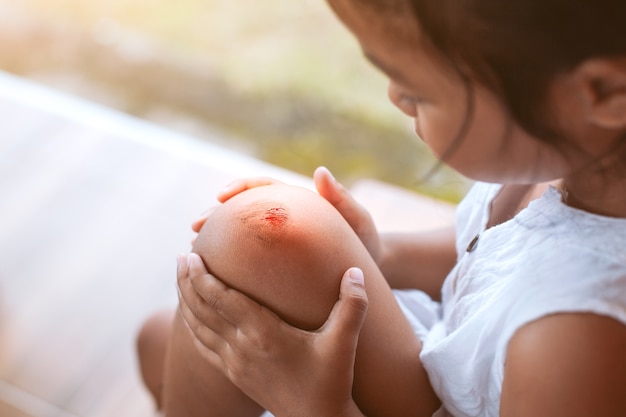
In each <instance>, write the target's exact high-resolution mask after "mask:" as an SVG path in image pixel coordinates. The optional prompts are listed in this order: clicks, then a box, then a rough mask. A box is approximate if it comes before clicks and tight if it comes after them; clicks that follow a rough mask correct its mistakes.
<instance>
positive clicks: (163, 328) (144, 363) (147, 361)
mask: <svg viewBox="0 0 626 417" xmlns="http://www.w3.org/2000/svg"><path fill="white" fill-rule="evenodd" d="M174 315H175V312H174V311H173V310H164V311H159V312H157V313H155V314H153V315H152V316H151V317H150V318H148V320H146V322H145V323H144V324H143V326H142V327H141V330H140V331H139V335H138V336H137V357H138V359H139V370H140V372H141V378H142V380H143V383H144V385H145V386H146V388H147V389H148V391H149V392H150V394H151V395H152V398H153V399H154V402H155V404H156V406H157V408H158V409H160V408H161V391H162V388H163V367H164V365H165V352H166V350H167V344H168V340H169V339H170V335H171V333H172V324H173V321H174Z"/></svg>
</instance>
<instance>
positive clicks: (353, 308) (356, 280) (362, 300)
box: [323, 268, 367, 348]
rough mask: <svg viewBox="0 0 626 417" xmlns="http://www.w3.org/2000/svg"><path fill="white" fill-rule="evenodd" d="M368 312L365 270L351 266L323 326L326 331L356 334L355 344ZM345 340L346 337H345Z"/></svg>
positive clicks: (338, 333) (342, 280)
mask: <svg viewBox="0 0 626 417" xmlns="http://www.w3.org/2000/svg"><path fill="white" fill-rule="evenodd" d="M366 314H367V293H366V292H365V283H364V278H363V271H361V270H360V269H359V268H350V269H348V270H347V271H346V273H345V274H344V275H343V278H342V279H341V289H340V291H339V300H338V301H337V303H335V306H334V307H333V310H332V311H331V313H330V316H329V317H328V320H327V321H326V324H324V326H323V330H324V331H325V332H329V333H332V334H337V335H343V337H344V338H345V337H346V336H348V335H353V336H354V346H352V348H356V342H357V340H358V335H359V332H360V331H361V327H362V326H363V321H364V320H365V316H366ZM344 340H345V339H344Z"/></svg>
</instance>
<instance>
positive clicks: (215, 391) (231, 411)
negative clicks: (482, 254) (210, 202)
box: [164, 185, 438, 416]
mask: <svg viewBox="0 0 626 417" xmlns="http://www.w3.org/2000/svg"><path fill="white" fill-rule="evenodd" d="M194 251H195V252H197V253H198V254H200V256H201V257H202V258H203V260H204V262H205V264H206V265H207V268H208V269H209V271H210V272H211V273H213V274H214V275H215V276H217V277H219V278H220V279H222V280H223V281H224V282H226V283H227V284H228V285H230V286H231V287H233V288H236V289H238V290H240V291H242V292H244V293H246V294H247V295H249V296H250V297H252V298H254V299H256V300H257V301H258V302H260V303H261V304H263V305H265V306H267V307H269V308H270V309H272V310H273V311H275V312H276V313H277V314H279V315H280V316H281V317H282V318H283V319H284V320H286V321H287V322H289V323H291V324H292V325H294V326H298V327H300V328H303V329H316V328H318V327H319V326H320V325H321V324H323V323H324V321H325V320H326V318H327V317H328V314H329V312H330V310H331V308H332V306H333V304H334V303H335V301H336V300H337V296H338V291H339V280H340V278H341V276H342V275H343V273H344V272H345V271H346V270H347V269H348V268H349V267H351V266H359V267H360V268H361V269H362V270H363V272H364V274H365V277H366V287H367V292H368V298H369V310H368V315H367V317H366V319H365V323H364V326H363V330H362V332H361V336H360V338H359V347H358V350H357V358H356V364H355V382H354V397H355V400H356V402H357V404H358V405H359V407H361V409H362V411H363V412H364V413H365V414H366V415H368V416H389V415H393V416H427V415H428V416H430V415H432V413H433V412H434V411H435V409H436V408H437V406H438V400H437V398H436V396H435V395H434V393H433V391H432V389H431V387H430V384H429V382H428V378H427V375H426V372H425V371H424V369H423V367H422V365H421V363H420V361H419V351H420V348H421V346H420V343H419V340H418V339H417V338H416V337H415V336H414V334H413V332H412V330H411V328H410V326H409V325H408V323H407V321H406V319H405V318H404V316H403V315H402V313H401V311H400V309H399V308H398V306H397V304H396V302H395V299H394V298H393V295H392V293H391V290H390V289H389V287H388V285H387V283H386V282H385V280H384V277H383V276H382V275H381V273H380V271H379V270H378V268H377V267H376V265H375V263H374V262H373V260H372V259H371V257H370V256H369V254H368V253H367V251H366V249H365V248H364V247H363V245H362V244H361V242H360V241H359V239H358V237H357V236H356V235H355V234H354V232H353V231H352V229H351V228H350V226H349V225H348V224H347V223H346V222H345V220H344V219H343V218H342V217H341V216H340V215H339V213H338V212H337V211H336V210H335V209H334V207H332V206H331V205H330V204H329V203H328V202H327V201H326V200H324V199H323V198H321V197H320V196H318V195H317V194H315V193H313V192H311V191H308V190H305V189H302V188H298V187H290V186H285V185H272V186H265V187H259V188H255V189H251V190H248V191H246V192H244V193H241V194H239V195H237V196H235V197H233V198H232V199H230V200H228V201H227V202H226V203H225V204H223V205H222V206H220V207H219V208H218V209H217V210H215V211H214V212H213V213H212V215H211V216H210V218H209V219H208V220H207V222H206V224H205V226H204V227H203V229H202V231H201V232H200V234H199V236H198V239H197V241H196V245H195V247H194ZM167 362H168V363H167V367H166V374H165V375H166V377H165V398H164V401H165V410H166V411H168V410H176V411H178V410H184V414H185V415H196V414H194V413H195V412H197V415H201V414H202V415H205V416H207V415H215V416H218V415H241V416H244V415H250V416H251V415H258V413H259V412H260V409H259V408H258V406H256V404H254V403H253V402H251V401H250V400H249V399H247V398H246V397H245V395H243V393H241V392H238V391H237V389H236V388H235V387H233V386H232V385H231V384H230V382H228V380H226V379H225V378H224V377H223V376H221V375H220V374H218V373H217V372H215V371H212V370H211V369H206V368H208V366H207V365H206V364H203V363H202V360H201V359H200V358H198V357H197V356H195V355H194V349H193V346H192V345H191V344H190V342H189V334H188V333H187V329H186V328H184V324H182V323H180V321H177V322H175V325H174V333H173V337H172V339H171V344H170V350H169V355H168V360H167ZM179 407H183V408H179ZM216 408H220V409H221V411H219V412H218V411H214V410H216ZM171 414H172V415H182V414H183V412H176V413H175V412H172V413H171Z"/></svg>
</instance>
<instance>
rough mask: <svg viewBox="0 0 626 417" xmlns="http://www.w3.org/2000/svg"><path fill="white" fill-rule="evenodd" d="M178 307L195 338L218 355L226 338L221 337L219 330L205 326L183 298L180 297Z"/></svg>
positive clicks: (224, 344) (222, 349) (223, 346)
mask: <svg viewBox="0 0 626 417" xmlns="http://www.w3.org/2000/svg"><path fill="white" fill-rule="evenodd" d="M178 308H179V311H180V314H181V317H182V319H183V322H184V323H185V325H186V327H187V329H188V330H189V331H190V332H191V333H192V334H193V336H194V338H195V339H197V340H198V341H199V342H200V343H201V344H202V345H204V346H205V347H206V348H207V349H209V350H211V351H212V352H215V353H216V354H218V355H219V354H220V353H221V352H223V351H224V349H225V346H226V345H227V343H226V340H225V339H224V338H223V337H221V335H220V333H219V332H215V331H213V329H212V328H210V327H207V326H206V325H205V323H204V322H202V321H200V320H198V316H197V314H195V313H194V312H193V311H192V310H191V309H190V308H189V306H188V305H187V303H186V302H185V300H184V299H182V298H180V301H179V306H178Z"/></svg>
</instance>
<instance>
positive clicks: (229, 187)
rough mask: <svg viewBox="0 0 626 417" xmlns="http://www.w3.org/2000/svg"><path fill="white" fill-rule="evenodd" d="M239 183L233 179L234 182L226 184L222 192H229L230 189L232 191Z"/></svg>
mask: <svg viewBox="0 0 626 417" xmlns="http://www.w3.org/2000/svg"><path fill="white" fill-rule="evenodd" d="M236 183H237V181H233V182H229V183H228V184H226V186H225V187H224V188H222V191H220V192H219V193H220V194H226V193H229V192H230V191H232V189H233V188H235V184H236Z"/></svg>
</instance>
